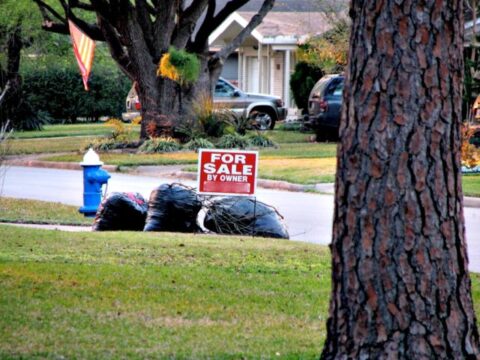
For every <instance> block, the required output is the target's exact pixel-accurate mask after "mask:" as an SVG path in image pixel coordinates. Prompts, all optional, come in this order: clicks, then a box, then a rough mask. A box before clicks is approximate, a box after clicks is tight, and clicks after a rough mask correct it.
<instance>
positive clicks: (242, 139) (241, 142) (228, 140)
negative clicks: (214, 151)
mask: <svg viewBox="0 0 480 360" xmlns="http://www.w3.org/2000/svg"><path fill="white" fill-rule="evenodd" d="M249 146H250V141H249V140H248V138H247V137H246V136H242V135H239V134H237V133H234V134H228V135H224V136H222V137H221V138H220V140H219V141H218V143H217V147H218V148H220V149H246V148H248V147H249Z"/></svg>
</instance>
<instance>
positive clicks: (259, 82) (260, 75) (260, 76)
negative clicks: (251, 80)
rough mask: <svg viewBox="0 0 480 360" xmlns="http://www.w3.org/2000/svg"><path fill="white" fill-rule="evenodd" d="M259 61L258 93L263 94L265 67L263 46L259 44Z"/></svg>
mask: <svg viewBox="0 0 480 360" xmlns="http://www.w3.org/2000/svg"><path fill="white" fill-rule="evenodd" d="M257 61H258V92H260V93H261V92H263V81H262V77H263V65H262V44H260V42H259V43H258V51H257Z"/></svg>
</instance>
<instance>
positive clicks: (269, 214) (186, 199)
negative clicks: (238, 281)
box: [93, 183, 289, 239]
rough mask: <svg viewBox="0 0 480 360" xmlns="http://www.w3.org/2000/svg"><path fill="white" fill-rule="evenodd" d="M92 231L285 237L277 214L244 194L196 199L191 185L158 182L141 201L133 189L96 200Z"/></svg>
mask: <svg viewBox="0 0 480 360" xmlns="http://www.w3.org/2000/svg"><path fill="white" fill-rule="evenodd" d="M93 230H94V231H118V230H125V231H127V230H129V231H142V230H143V231H170V232H205V231H209V232H214V233H218V234H235V235H251V236H261V237H273V238H280V239H288V238H289V235H288V231H287V227H286V225H285V222H284V219H283V217H282V216H281V215H280V214H279V213H278V211H277V210H276V209H275V208H273V207H271V206H269V205H267V204H264V203H262V202H260V201H256V200H254V199H251V198H245V197H234V196H229V197H214V198H211V197H201V196H199V195H198V194H197V192H196V191H195V189H193V188H191V187H188V186H185V185H182V184H178V183H173V184H163V185H161V186H159V187H158V188H156V189H154V190H153V191H152V193H151V195H150V199H149V201H148V202H147V201H146V200H145V199H144V198H143V197H142V195H140V194H138V193H119V192H115V193H111V194H110V195H109V196H107V197H106V198H105V199H104V200H103V201H102V203H101V205H100V207H99V209H98V211H97V214H96V217H95V221H94V223H93Z"/></svg>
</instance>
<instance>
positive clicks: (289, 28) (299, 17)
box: [239, 12, 332, 38]
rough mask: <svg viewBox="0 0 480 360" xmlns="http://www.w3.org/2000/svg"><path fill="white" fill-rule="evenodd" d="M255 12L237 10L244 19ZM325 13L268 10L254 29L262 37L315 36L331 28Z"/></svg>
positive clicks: (248, 18)
mask: <svg viewBox="0 0 480 360" xmlns="http://www.w3.org/2000/svg"><path fill="white" fill-rule="evenodd" d="M255 14H256V13H255V12H239V15H240V16H241V17H243V18H244V19H245V20H246V21H250V19H251V18H252V17H253V16H254V15H255ZM331 27H332V26H331V24H330V22H329V19H328V17H327V15H326V14H325V13H323V12H292V13H288V14H286V13H284V12H270V13H268V14H267V15H266V16H265V18H264V19H263V21H262V23H261V24H260V25H258V26H257V28H256V29H255V30H256V31H257V32H258V33H259V34H260V35H261V36H262V37H275V36H293V37H298V38H300V37H303V36H315V35H320V34H323V33H324V32H325V31H327V30H329V29H330V28H331Z"/></svg>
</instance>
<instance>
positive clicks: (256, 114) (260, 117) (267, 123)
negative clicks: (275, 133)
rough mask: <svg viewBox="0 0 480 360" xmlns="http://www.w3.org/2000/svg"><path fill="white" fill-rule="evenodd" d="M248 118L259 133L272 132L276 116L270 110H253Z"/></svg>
mask: <svg viewBox="0 0 480 360" xmlns="http://www.w3.org/2000/svg"><path fill="white" fill-rule="evenodd" d="M248 117H249V118H250V119H251V120H252V122H253V123H254V124H255V129H257V130H260V131H266V130H273V128H274V127H275V120H276V116H275V115H274V114H273V111H271V110H263V109H259V110H253V111H252V112H250V114H249V115H248Z"/></svg>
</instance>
